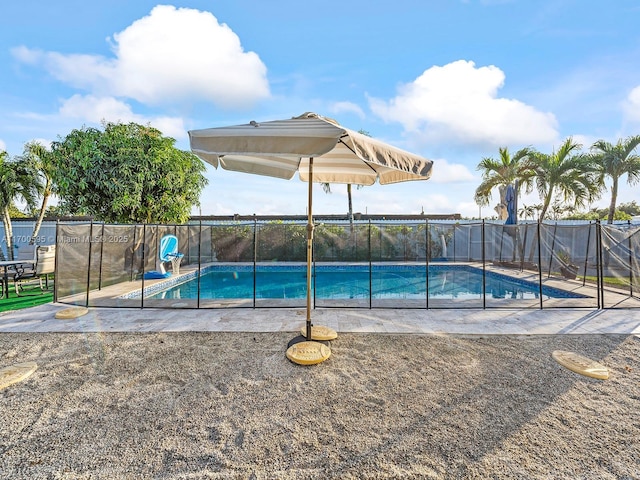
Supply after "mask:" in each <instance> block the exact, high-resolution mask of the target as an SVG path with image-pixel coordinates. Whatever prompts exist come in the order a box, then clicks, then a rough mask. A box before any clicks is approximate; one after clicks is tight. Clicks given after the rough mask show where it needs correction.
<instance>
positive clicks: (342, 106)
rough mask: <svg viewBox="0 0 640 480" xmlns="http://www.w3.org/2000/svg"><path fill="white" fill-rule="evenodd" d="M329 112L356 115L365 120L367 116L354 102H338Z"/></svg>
mask: <svg viewBox="0 0 640 480" xmlns="http://www.w3.org/2000/svg"><path fill="white" fill-rule="evenodd" d="M329 111H330V112H331V113H332V114H340V113H354V114H356V115H357V116H358V117H359V118H363V119H364V118H365V117H366V115H365V113H364V111H363V110H362V108H360V107H359V106H358V105H356V104H355V103H353V102H336V103H334V104H333V105H331V106H330V107H329Z"/></svg>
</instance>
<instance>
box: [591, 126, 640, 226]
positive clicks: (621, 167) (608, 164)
mask: <svg viewBox="0 0 640 480" xmlns="http://www.w3.org/2000/svg"><path fill="white" fill-rule="evenodd" d="M638 145H640V135H636V136H632V137H629V138H627V139H626V140H618V143H616V144H615V145H612V144H611V143H609V142H605V141H604V140H598V141H597V142H596V143H594V144H593V146H592V147H591V151H592V152H593V153H592V157H591V158H592V160H593V161H594V163H595V167H596V169H597V171H598V172H599V174H600V176H599V178H598V181H599V182H600V185H601V187H602V188H605V187H604V178H605V177H610V178H611V182H612V185H611V203H610V204H609V215H608V217H607V223H613V216H614V214H615V211H616V202H617V201H618V180H619V179H620V177H622V176H623V175H624V174H625V173H626V174H627V183H628V184H629V185H635V184H636V183H638V181H640V156H639V155H638V154H636V153H635V152H634V150H635V149H636V147H637V146H638Z"/></svg>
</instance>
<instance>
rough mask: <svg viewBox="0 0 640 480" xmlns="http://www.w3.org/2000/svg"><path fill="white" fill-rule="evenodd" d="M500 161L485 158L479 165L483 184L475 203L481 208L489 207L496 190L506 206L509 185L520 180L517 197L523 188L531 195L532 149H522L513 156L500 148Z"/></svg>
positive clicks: (476, 193) (502, 203)
mask: <svg viewBox="0 0 640 480" xmlns="http://www.w3.org/2000/svg"><path fill="white" fill-rule="evenodd" d="M499 152H500V157H499V158H498V159H495V158H491V157H485V158H483V159H482V160H481V161H480V163H479V164H478V167H477V170H482V183H481V184H480V186H478V188H476V192H475V201H476V203H477V204H478V205H479V206H481V207H485V206H487V205H489V201H490V200H491V192H492V190H493V189H494V188H498V189H499V191H500V204H501V205H506V201H505V198H504V197H505V193H506V187H507V185H509V184H511V183H515V181H516V180H518V186H517V191H516V197H517V196H518V195H519V194H520V189H521V187H522V186H524V187H525V189H526V192H527V193H529V192H530V191H531V189H532V183H531V177H532V175H533V171H532V170H531V167H530V166H529V157H530V156H531V154H532V152H533V151H532V150H531V149H530V148H522V149H520V150H518V151H517V152H516V153H515V154H513V155H511V154H510V153H509V149H508V148H506V147H505V148H500V149H499Z"/></svg>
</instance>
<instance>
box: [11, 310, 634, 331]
mask: <svg viewBox="0 0 640 480" xmlns="http://www.w3.org/2000/svg"><path fill="white" fill-rule="evenodd" d="M68 308H70V306H69V305H65V304H60V303H51V304H46V305H41V306H38V307H32V308H28V309H24V310H15V311H10V312H3V313H0V333H5V332H42V333H52V332H70V333H71V332H105V333H108V332H185V331H191V332H278V331H284V332H298V331H299V330H300V328H302V326H304V324H305V318H306V312H305V309H304V308H257V309H253V308H225V309H200V310H197V309H154V308H145V309H140V308H100V307H91V308H89V313H87V314H86V315H83V316H81V317H78V318H76V319H71V320H61V319H56V318H55V314H56V312H58V311H60V310H63V309H68ZM312 321H313V323H314V324H316V325H324V326H327V327H331V328H333V329H335V330H336V331H337V332H339V333H340V332H342V333H365V332H369V333H371V332H375V333H407V334H458V335H460V334H462V335H559V334H633V335H640V309H638V308H633V309H622V308H617V309H604V310H595V309H578V308H562V309H559V308H556V309H544V310H540V309H506V308H504V309H487V310H480V309H433V310H418V309H382V308H376V309H366V308H316V309H315V310H313V311H312Z"/></svg>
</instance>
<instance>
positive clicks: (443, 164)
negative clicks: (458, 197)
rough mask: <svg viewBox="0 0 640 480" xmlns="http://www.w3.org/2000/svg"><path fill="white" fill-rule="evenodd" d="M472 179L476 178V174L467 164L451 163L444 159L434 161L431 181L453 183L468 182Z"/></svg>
mask: <svg viewBox="0 0 640 480" xmlns="http://www.w3.org/2000/svg"><path fill="white" fill-rule="evenodd" d="M470 180H475V176H474V175H473V173H471V172H470V171H469V169H468V168H467V167H466V166H465V165H462V164H460V163H449V162H447V161H446V160H443V159H440V160H434V161H433V174H432V175H431V179H430V181H431V182H434V183H453V182H468V181H470Z"/></svg>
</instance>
